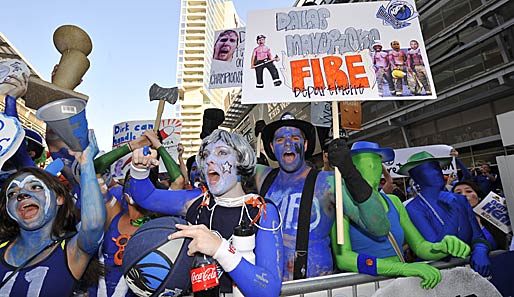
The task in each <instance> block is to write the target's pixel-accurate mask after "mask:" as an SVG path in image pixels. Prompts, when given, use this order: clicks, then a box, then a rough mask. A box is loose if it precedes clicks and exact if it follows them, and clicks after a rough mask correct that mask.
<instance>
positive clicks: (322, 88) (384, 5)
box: [241, 0, 436, 104]
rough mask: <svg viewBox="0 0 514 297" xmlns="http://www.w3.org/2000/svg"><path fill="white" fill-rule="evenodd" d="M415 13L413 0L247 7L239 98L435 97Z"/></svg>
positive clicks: (258, 100) (267, 100)
mask: <svg viewBox="0 0 514 297" xmlns="http://www.w3.org/2000/svg"><path fill="white" fill-rule="evenodd" d="M417 16H418V14H417V12H416V8H415V5H414V0H406V1H397V0H393V1H390V2H359V3H344V4H343V3H341V4H336V5H320V6H306V7H295V8H283V9H275V10H265V11H252V12H250V13H249V14H248V18H247V27H246V36H247V37H248V40H249V41H250V43H249V45H246V49H245V56H246V57H248V58H247V59H245V60H244V66H243V75H244V77H245V79H244V81H243V96H242V98H241V102H242V103H243V104H258V103H270V102H313V101H333V100H382V99H384V98H386V97H389V98H388V99H389V100H390V99H391V98H394V99H395V100H398V99H408V100H412V99H434V98H436V96H435V89H434V83H433V79H432V75H431V72H430V67H429V65H428V58H427V54H426V50H425V44H424V42H423V37H422V35H421V29H420V25H419V20H418V18H417ZM261 36H264V37H265V38H264V40H262V41H259V39H258V37H261ZM256 40H257V41H256ZM411 40H415V41H417V42H416V43H415V44H414V43H412V44H411V42H410V41H411ZM251 42H254V43H253V44H252V43H251ZM378 44H380V45H381V49H380V50H379V49H378ZM375 45H376V46H375ZM250 57H251V58H250Z"/></svg>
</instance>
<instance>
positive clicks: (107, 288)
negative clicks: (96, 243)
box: [89, 212, 136, 297]
mask: <svg viewBox="0 0 514 297" xmlns="http://www.w3.org/2000/svg"><path fill="white" fill-rule="evenodd" d="M123 214H124V212H120V213H119V214H117V215H116V216H115V217H114V218H113V219H112V221H111V224H110V225H109V229H107V231H106V232H105V235H104V241H103V243H102V246H101V248H100V250H99V251H98V260H99V261H100V262H101V263H103V264H104V265H105V268H106V273H105V277H100V279H99V280H98V285H97V286H92V287H90V288H89V296H91V297H94V296H136V295H135V294H134V293H133V292H132V291H131V290H129V288H128V286H127V283H126V282H125V278H124V277H123V268H122V266H118V265H116V264H114V254H116V252H117V251H118V246H116V242H115V241H114V240H113V238H114V239H116V238H118V236H120V232H119V231H118V223H119V221H120V218H121V216H122V215H123Z"/></svg>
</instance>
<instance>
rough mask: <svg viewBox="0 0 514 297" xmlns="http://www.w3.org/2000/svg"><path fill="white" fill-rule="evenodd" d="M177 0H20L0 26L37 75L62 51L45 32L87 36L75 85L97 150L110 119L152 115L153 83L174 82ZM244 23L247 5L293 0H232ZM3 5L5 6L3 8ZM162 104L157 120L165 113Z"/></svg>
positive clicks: (107, 139) (105, 143) (108, 138)
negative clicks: (87, 50) (84, 100)
mask: <svg viewBox="0 0 514 297" xmlns="http://www.w3.org/2000/svg"><path fill="white" fill-rule="evenodd" d="M180 2H181V1H180V0H149V1H144V2H140V1H137V2H136V1H120V0H103V1H100V0H89V1H79V0H67V1H64V0H46V1H41V0H24V1H8V2H6V3H3V4H2V9H3V11H4V13H3V14H2V15H3V16H2V25H0V32H2V33H3V34H4V35H5V36H6V37H7V39H9V40H10V41H11V43H12V44H13V45H14V46H15V47H16V48H17V49H18V51H19V52H20V53H21V54H22V55H23V56H24V57H25V58H26V59H27V60H28V61H29V62H30V63H31V64H32V66H33V67H34V68H35V69H36V71H38V72H39V73H40V74H41V75H42V78H43V79H44V80H46V81H50V74H51V72H52V69H53V67H54V65H55V64H57V63H58V62H59V59H60V57H61V54H60V53H59V52H58V51H57V49H56V48H55V46H54V44H53V41H52V36H53V32H54V31H55V29H57V28H58V27H60V26H61V25H66V24H72V25H76V26H79V27H80V28H82V29H84V30H85V31H86V32H87V33H88V34H89V36H90V37H91V39H92V41H93V51H92V53H91V54H90V55H89V56H88V59H89V61H90V62H91V66H90V68H89V70H88V72H87V73H86V74H85V75H84V78H83V82H82V83H81V84H80V85H79V86H78V87H77V88H76V89H75V91H77V92H80V93H83V94H86V95H88V96H89V101H88V104H87V107H86V116H87V119H88V122H89V128H90V129H94V130H95V134H96V137H97V141H98V145H99V147H100V149H101V150H105V151H109V150H110V149H111V146H112V126H113V125H114V124H116V123H120V122H124V121H130V120H152V119H155V116H156V112H157V104H158V103H157V102H156V101H154V102H150V101H149V97H148V90H149V88H150V86H151V85H152V84H153V83H157V84H158V85H160V86H162V87H173V86H174V84H175V74H176V62H177V57H176V55H177V40H178V31H179V29H178V27H179V19H180ZM233 2H234V5H235V7H236V10H237V12H238V14H239V16H240V17H241V18H242V19H243V20H244V21H245V22H246V15H247V12H248V11H252V10H261V9H273V8H283V7H291V6H292V5H293V3H294V2H295V1H294V0H258V1H256V0H234V1H233ZM6 12H9V13H6ZM167 113H168V114H170V113H171V110H170V109H169V107H168V108H166V109H165V111H164V114H163V119H164V118H168V117H170V116H169V115H168V116H167Z"/></svg>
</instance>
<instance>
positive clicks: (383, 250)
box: [350, 194, 404, 258]
mask: <svg viewBox="0 0 514 297" xmlns="http://www.w3.org/2000/svg"><path fill="white" fill-rule="evenodd" d="M382 197H384V199H385V200H386V201H387V203H388V205H389V211H388V212H387V217H388V218H389V222H391V233H392V234H393V236H394V239H395V240H396V243H397V244H398V246H400V247H401V246H402V244H403V238H404V232H403V228H402V226H401V224H400V214H399V213H398V210H397V209H396V207H395V206H394V204H393V202H392V201H391V199H389V197H387V195H385V194H382ZM350 239H351V242H352V250H353V251H354V252H356V253H359V254H365V255H369V256H375V257H377V258H386V257H391V256H396V252H395V251H394V248H393V246H392V244H391V243H390V242H389V239H388V238H387V236H386V235H384V236H374V235H372V234H370V233H369V232H366V231H363V230H362V229H361V228H359V227H356V226H355V225H354V224H353V223H350Z"/></svg>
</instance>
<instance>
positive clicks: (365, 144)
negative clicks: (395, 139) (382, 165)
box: [351, 141, 394, 162]
mask: <svg viewBox="0 0 514 297" xmlns="http://www.w3.org/2000/svg"><path fill="white" fill-rule="evenodd" d="M351 152H352V155H355V154H361V153H375V154H379V155H380V156H382V162H389V161H393V160H394V150H393V149H392V148H388V147H385V148H381V147H379V146H378V143H375V142H370V141H357V142H355V143H354V144H353V145H352V149H351Z"/></svg>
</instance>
